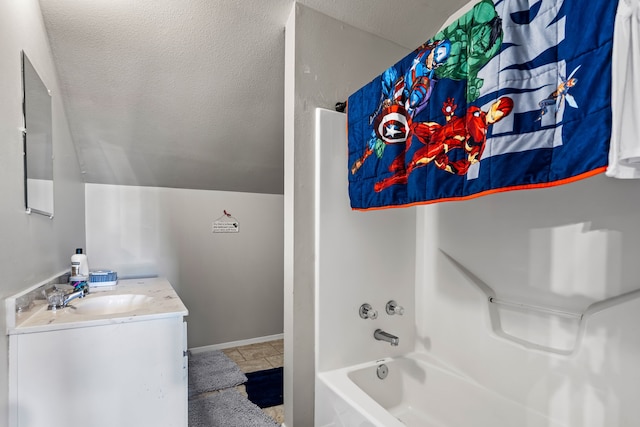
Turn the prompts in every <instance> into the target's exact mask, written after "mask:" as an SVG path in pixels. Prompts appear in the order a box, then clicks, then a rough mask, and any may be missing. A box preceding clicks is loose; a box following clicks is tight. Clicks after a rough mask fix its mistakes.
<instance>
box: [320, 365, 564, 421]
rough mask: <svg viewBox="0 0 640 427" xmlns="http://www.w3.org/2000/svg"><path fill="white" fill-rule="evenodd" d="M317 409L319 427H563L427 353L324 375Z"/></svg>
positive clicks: (321, 379)
mask: <svg viewBox="0 0 640 427" xmlns="http://www.w3.org/2000/svg"><path fill="white" fill-rule="evenodd" d="M383 364H384V365H386V370H387V371H388V373H387V376H386V378H384V379H380V378H378V374H377V371H378V367H379V366H380V365H383ZM382 370H383V371H384V368H383V369H382ZM316 403H317V404H316V426H317V427H343V426H344V427H406V426H408V427H561V426H562V424H558V423H556V422H555V421H553V420H551V419H550V418H548V417H547V416H545V415H544V414H541V413H539V412H536V411H533V410H531V409H528V408H527V407H525V406H523V405H521V404H519V403H517V402H514V401H512V400H509V399H507V398H506V397H504V396H501V395H499V394H497V393H495V392H493V391H491V390H489V389H487V388H485V387H483V386H481V385H480V384H478V383H476V382H474V381H473V380H471V379H470V378H467V377H465V376H464V375H462V374H460V373H456V372H454V371H452V370H450V369H448V368H446V367H445V366H444V365H443V364H441V363H439V362H437V361H436V360H434V359H432V358H430V357H429V356H428V355H426V354H423V353H411V354H409V355H406V356H402V357H396V358H386V359H380V360H376V361H373V362H367V363H363V364H360V365H356V366H351V367H348V368H343V369H337V370H333V371H328V372H322V373H319V374H318V381H317V386H316Z"/></svg>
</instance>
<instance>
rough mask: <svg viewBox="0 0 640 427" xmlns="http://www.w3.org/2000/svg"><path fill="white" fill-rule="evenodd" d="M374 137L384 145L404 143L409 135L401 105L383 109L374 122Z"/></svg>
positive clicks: (405, 115)
mask: <svg viewBox="0 0 640 427" xmlns="http://www.w3.org/2000/svg"><path fill="white" fill-rule="evenodd" d="M374 129H375V131H376V136H377V137H378V138H380V139H381V140H382V141H384V142H385V143H386V144H399V143H403V142H406V140H407V137H408V135H409V123H408V120H407V112H406V110H405V109H404V107H402V106H401V105H398V104H394V105H391V106H388V107H385V108H384V109H383V110H382V111H381V112H380V114H378V116H377V117H376V120H375V122H374Z"/></svg>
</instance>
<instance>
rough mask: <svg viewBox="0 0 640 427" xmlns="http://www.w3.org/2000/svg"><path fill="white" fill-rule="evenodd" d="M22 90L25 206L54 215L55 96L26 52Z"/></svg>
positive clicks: (23, 61)
mask: <svg viewBox="0 0 640 427" xmlns="http://www.w3.org/2000/svg"><path fill="white" fill-rule="evenodd" d="M22 90H23V103H22V112H23V119H24V128H23V130H22V136H23V144H24V179H25V189H24V190H25V191H24V197H25V207H26V209H27V213H38V214H41V215H47V216H49V217H50V218H53V142H52V135H51V134H52V131H51V95H50V93H49V90H48V89H47V87H46V86H45V84H44V83H43V82H42V79H40V76H39V75H38V73H37V71H36V70H35V68H34V67H33V65H32V64H31V61H29V58H27V55H26V54H25V53H24V52H22Z"/></svg>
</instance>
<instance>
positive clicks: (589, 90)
mask: <svg viewBox="0 0 640 427" xmlns="http://www.w3.org/2000/svg"><path fill="white" fill-rule="evenodd" d="M617 3H618V1H617V0H590V1H588V2H584V1H582V0H538V1H535V0H496V1H495V2H494V1H491V0H481V1H479V2H478V3H477V4H476V5H475V6H474V7H473V8H472V9H471V10H470V11H469V12H468V13H466V14H465V15H463V16H462V17H460V18H459V19H458V20H456V21H455V22H453V23H452V24H451V25H449V26H448V27H446V28H445V29H443V30H442V31H440V32H439V33H437V34H436V35H435V36H434V37H433V38H431V39H429V40H428V41H427V42H425V43H424V44H423V45H422V46H420V47H418V48H417V49H416V50H415V51H414V52H413V53H411V54H410V55H408V56H406V57H405V58H404V59H402V60H401V61H399V62H398V63H396V64H395V65H393V66H392V67H390V68H388V69H387V70H386V71H385V72H384V73H382V75H380V76H378V77H377V78H375V79H374V80H373V81H371V82H370V83H369V84H368V85H366V86H365V87H363V88H362V89H360V90H359V91H358V92H356V93H354V94H353V95H351V96H350V97H349V99H348V101H347V114H348V141H349V159H348V169H349V171H348V174H349V196H350V198H351V206H352V208H354V209H363V210H366V209H376V208H383V207H398V206H410V205H415V204H423V203H433V202H436V201H445V200H462V199H468V198H472V197H477V196H480V195H483V194H489V193H494V192H499V191H508V190H516V189H525V188H537V187H547V186H553V185H558V184H562V183H566V182H570V181H573V180H577V179H581V178H585V177H587V176H591V175H594V174H596V173H600V172H603V171H604V170H605V169H606V167H607V162H608V150H609V138H610V135H611V53H612V44H613V26H614V19H615V13H616V8H617Z"/></svg>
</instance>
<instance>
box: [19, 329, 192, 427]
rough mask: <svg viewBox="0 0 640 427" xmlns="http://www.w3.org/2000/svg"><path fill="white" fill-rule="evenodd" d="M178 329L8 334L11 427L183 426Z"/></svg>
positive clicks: (182, 367) (183, 380)
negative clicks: (12, 396) (11, 362)
mask: <svg viewBox="0 0 640 427" xmlns="http://www.w3.org/2000/svg"><path fill="white" fill-rule="evenodd" d="M184 325H185V324H184V323H183V320H182V317H172V318H164V319H155V320H150V321H137V322H129V323H120V324H112V325H105V326H96V327H84V328H76V329H66V330H58V331H49V332H40V333H32V334H21V335H15V336H14V338H15V339H12V340H11V345H12V346H15V348H12V349H11V351H10V353H11V355H12V357H14V358H15V367H16V368H17V369H16V370H14V371H13V373H14V375H15V379H16V381H15V383H14V384H11V386H10V388H11V389H12V390H11V391H13V392H15V395H16V396H17V397H16V400H15V405H16V408H15V416H14V417H12V418H13V419H15V422H16V423H17V424H16V426H17V427H33V426H49V427H58V426H59V427H63V426H64V427H87V426H91V427H113V426H118V427H126V426H131V427H140V426H154V427H158V426H160V427H163V426H164V427H186V426H187V375H186V366H185V356H184V351H185V341H186V338H185V336H184V334H185V333H186V331H185V326H184ZM11 391H10V393H11Z"/></svg>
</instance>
